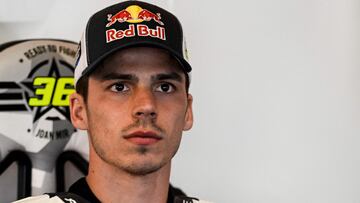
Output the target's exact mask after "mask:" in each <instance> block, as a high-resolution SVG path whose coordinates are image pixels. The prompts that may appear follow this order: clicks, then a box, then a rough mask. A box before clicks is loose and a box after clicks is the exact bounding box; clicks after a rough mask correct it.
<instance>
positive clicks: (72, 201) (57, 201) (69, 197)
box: [12, 192, 89, 203]
mask: <svg viewBox="0 0 360 203" xmlns="http://www.w3.org/2000/svg"><path fill="white" fill-rule="evenodd" d="M12 203H89V201H87V200H85V199H84V198H82V197H80V196H78V195H76V194H72V193H69V192H63V193H49V194H44V195H39V196H33V197H28V198H25V199H21V200H18V201H15V202H12Z"/></svg>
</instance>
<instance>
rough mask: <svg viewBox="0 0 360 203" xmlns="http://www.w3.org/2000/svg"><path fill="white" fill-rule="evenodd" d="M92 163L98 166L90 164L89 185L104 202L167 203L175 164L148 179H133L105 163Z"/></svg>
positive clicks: (140, 177)
mask: <svg viewBox="0 0 360 203" xmlns="http://www.w3.org/2000/svg"><path fill="white" fill-rule="evenodd" d="M96 158H99V157H96ZM96 158H95V159H96ZM91 163H98V162H90V165H89V174H88V176H87V177H86V181H87V183H88V185H89V187H90V189H91V191H92V192H93V193H94V194H95V196H96V197H97V198H98V199H99V200H100V201H101V202H104V203H122V202H124V203H125V202H126V203H128V202H133V203H144V202H148V203H166V201H167V195H168V189H169V178H170V168H171V163H168V164H167V165H165V166H164V167H162V168H161V169H159V170H158V171H156V172H153V173H151V174H148V175H144V176H134V175H130V174H128V173H127V172H124V171H122V170H119V169H117V168H115V167H113V166H111V165H109V164H105V163H103V164H91Z"/></svg>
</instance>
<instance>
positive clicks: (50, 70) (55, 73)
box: [0, 40, 77, 153]
mask: <svg viewBox="0 0 360 203" xmlns="http://www.w3.org/2000/svg"><path fill="white" fill-rule="evenodd" d="M76 50H77V44H76V43H73V42H67V41H61V40H27V41H19V42H14V43H8V44H5V45H3V46H0V123H1V127H0V135H2V136H5V137H7V138H9V139H11V140H13V141H15V142H16V143H18V144H20V145H22V146H23V147H24V148H25V150H26V151H28V152H33V153H37V152H40V151H41V150H43V149H44V148H45V147H48V146H49V144H51V143H54V142H55V143H56V147H55V148H57V150H56V149H53V150H55V151H61V150H62V149H63V147H64V146H65V144H66V143H67V141H68V140H69V139H70V136H71V135H72V133H73V132H74V131H75V129H74V127H73V126H72V124H71V122H70V117H69V95H70V94H71V93H73V92H74V80H73V75H74V62H75V57H76ZM60 143H61V144H60ZM51 145H52V144H51ZM53 150H51V151H53ZM53 153H54V151H53Z"/></svg>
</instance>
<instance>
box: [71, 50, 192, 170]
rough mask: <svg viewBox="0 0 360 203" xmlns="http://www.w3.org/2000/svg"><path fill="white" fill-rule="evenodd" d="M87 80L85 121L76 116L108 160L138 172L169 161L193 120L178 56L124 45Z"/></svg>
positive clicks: (98, 151) (190, 97) (93, 143)
mask: <svg viewBox="0 0 360 203" xmlns="http://www.w3.org/2000/svg"><path fill="white" fill-rule="evenodd" d="M88 85H89V86H88V98H87V101H86V102H84V101H83V100H81V102H80V106H81V105H83V106H84V108H82V109H83V111H84V112H83V113H82V114H81V115H83V118H82V121H81V122H80V124H79V123H78V122H79V121H76V119H77V118H76V115H72V120H73V123H74V125H75V126H76V127H78V128H82V129H86V130H88V133H89V135H90V140H91V145H92V146H91V147H92V148H93V149H94V150H95V152H96V154H97V155H98V156H99V157H100V158H101V159H102V160H103V161H104V162H106V163H107V164H110V165H112V166H115V167H116V168H119V169H121V170H124V171H126V172H128V173H130V174H133V175H145V174H148V173H151V172H154V171H157V170H158V169H160V168H161V167H163V166H165V165H166V164H169V163H170V160H171V158H172V157H173V156H174V155H175V153H176V151H177V149H178V147H179V145H180V141H181V136H182V131H183V130H188V129H190V128H191V126H192V123H193V117H192V96H191V95H190V94H187V92H186V87H185V75H184V73H183V72H182V70H181V67H180V65H179V64H178V62H177V61H176V60H175V59H174V58H173V57H171V56H170V55H169V54H168V53H167V52H165V51H163V50H161V49H157V48H145V47H137V48H128V49H124V50H122V51H119V52H116V53H115V54H113V55H112V56H110V57H108V58H107V59H106V60H105V61H104V62H103V65H102V66H100V67H99V68H98V69H96V70H95V72H94V73H92V75H91V76H90V78H89V84H88ZM71 103H73V102H71ZM72 106H73V109H74V108H75V109H76V105H75V107H74V105H73V104H72ZM80 111H81V110H80ZM73 112H76V111H74V110H72V114H76V113H73ZM74 117H75V121H74Z"/></svg>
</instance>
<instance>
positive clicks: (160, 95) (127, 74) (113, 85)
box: [20, 1, 198, 203]
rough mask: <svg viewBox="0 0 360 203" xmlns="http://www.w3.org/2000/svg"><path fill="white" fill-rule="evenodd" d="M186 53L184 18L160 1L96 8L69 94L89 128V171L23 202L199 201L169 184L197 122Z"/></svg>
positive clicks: (75, 114) (80, 124)
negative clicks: (64, 189)
mask: <svg viewBox="0 0 360 203" xmlns="http://www.w3.org/2000/svg"><path fill="white" fill-rule="evenodd" d="M186 54H187V52H186V47H185V43H184V40H183V32H182V28H181V25H180V22H179V21H178V20H177V18H176V17H175V16H174V15H172V14H171V13H169V12H167V11H165V10H163V9H161V8H159V7H157V6H154V5H151V4H148V3H144V2H139V1H126V2H122V3H119V4H116V5H113V6H110V7H108V8H105V9H103V10H101V11H99V12H97V13H95V14H94V15H93V16H92V17H91V18H90V19H89V22H88V24H87V27H86V30H85V33H84V36H83V38H82V40H81V42H80V49H79V58H78V62H77V65H76V69H75V76H74V77H75V86H76V93H74V94H73V95H71V97H70V109H71V110H70V114H71V120H72V123H73V125H74V126H75V127H76V128H79V129H82V130H87V131H88V134H89V140H90V153H89V156H90V157H89V173H88V175H87V177H86V178H83V179H80V180H79V181H77V182H76V183H75V184H74V185H72V186H71V187H70V190H69V193H62V194H47V195H43V196H40V197H32V198H29V199H27V200H23V202H41V201H43V202H51V201H54V202H57V201H58V202H62V201H65V202H73V203H75V202H114V203H121V202H131V203H144V202H149V203H166V202H197V201H198V200H197V199H195V198H189V197H186V196H185V194H184V193H183V192H182V191H181V190H179V189H176V188H174V187H172V186H171V185H170V184H169V177H170V169H171V159H172V157H173V156H174V155H175V153H176V151H177V150H178V147H179V145H180V141H181V136H182V131H185V130H189V129H190V128H191V127H192V124H193V112H192V100H193V99H192V96H191V94H189V93H188V88H189V75H188V74H189V72H190V71H191V66H190V65H189V64H188V62H187V61H186V59H187V56H186ZM20 202H22V201H20Z"/></svg>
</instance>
